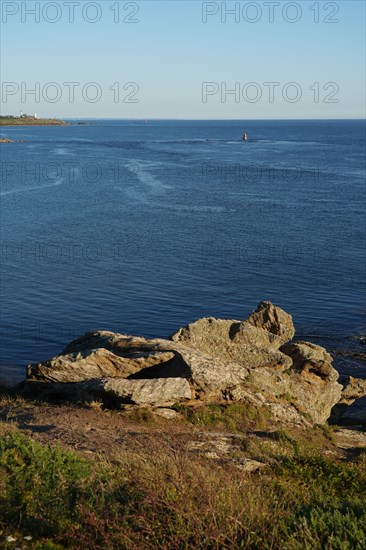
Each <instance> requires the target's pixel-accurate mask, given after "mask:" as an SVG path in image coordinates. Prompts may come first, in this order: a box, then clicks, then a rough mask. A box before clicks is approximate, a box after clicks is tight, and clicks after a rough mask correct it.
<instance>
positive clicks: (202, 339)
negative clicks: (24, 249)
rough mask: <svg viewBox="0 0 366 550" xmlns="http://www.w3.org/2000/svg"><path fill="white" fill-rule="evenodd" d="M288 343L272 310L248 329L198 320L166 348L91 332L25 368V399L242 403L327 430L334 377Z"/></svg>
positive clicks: (317, 358) (303, 347) (307, 347)
mask: <svg viewBox="0 0 366 550" xmlns="http://www.w3.org/2000/svg"><path fill="white" fill-rule="evenodd" d="M293 335H294V327H293V323H292V318H291V316H290V315H288V314H287V313H286V312H284V311H283V310H282V309H280V308H277V307H276V306H274V305H273V304H271V303H270V302H261V303H260V304H259V306H258V308H257V309H256V310H255V311H254V312H253V313H252V314H251V315H250V316H249V318H248V319H247V320H245V321H238V320H225V319H215V318H204V319H199V320H198V321H196V322H194V323H192V324H190V325H188V326H187V327H184V328H181V329H180V330H178V331H177V332H176V333H175V334H173V335H172V337H171V339H170V340H163V339H145V338H141V337H136V336H130V335H126V334H118V333H113V332H108V331H95V332H91V333H87V334H85V335H84V336H82V337H81V338H78V339H77V340H74V341H73V342H71V343H70V344H69V345H68V346H67V347H66V348H65V349H64V351H63V353H62V354H61V355H59V356H57V357H54V358H52V359H50V360H49V361H46V362H43V363H36V364H32V365H30V366H29V367H28V369H27V382H26V384H25V391H27V392H31V393H33V394H37V395H43V396H47V395H48V396H51V395H52V396H53V397H59V398H62V399H65V398H66V399H73V400H78V401H92V400H95V399H99V400H102V401H103V402H104V404H105V405H106V406H121V405H124V404H132V405H151V406H154V407H166V406H170V405H172V404H173V403H176V402H187V401H189V402H194V401H197V400H199V401H202V402H220V403H223V402H226V403H228V402H235V401H240V402H244V403H248V404H251V405H254V406H256V407H263V406H265V407H267V409H268V410H269V411H271V412H272V413H273V416H274V417H275V418H277V419H278V420H281V421H282V420H284V419H286V418H288V419H289V421H291V422H295V423H298V424H301V423H304V422H306V420H305V417H304V416H303V414H302V413H306V416H307V417H308V418H310V419H311V420H312V421H313V422H317V423H322V422H325V421H326V420H327V418H328V417H329V414H330V410H331V408H332V407H333V406H334V404H335V403H337V401H339V399H340V395H341V386H340V384H338V382H337V378H338V373H337V371H335V369H334V368H333V367H332V364H331V361H332V360H331V357H330V355H329V354H328V353H327V352H326V350H325V349H324V348H321V347H320V346H315V345H314V344H310V343H307V342H297V343H284V342H286V340H289V339H291V338H292V337H293Z"/></svg>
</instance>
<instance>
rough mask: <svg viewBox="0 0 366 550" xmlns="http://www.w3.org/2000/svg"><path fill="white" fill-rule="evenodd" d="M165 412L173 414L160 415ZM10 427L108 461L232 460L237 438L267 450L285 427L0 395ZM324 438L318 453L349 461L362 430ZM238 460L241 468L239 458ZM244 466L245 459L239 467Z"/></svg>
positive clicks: (1, 428) (361, 442)
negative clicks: (141, 456)
mask: <svg viewBox="0 0 366 550" xmlns="http://www.w3.org/2000/svg"><path fill="white" fill-rule="evenodd" d="M170 414H173V418H170V419H169V418H164V417H162V416H161V415H170ZM12 429H18V430H21V431H22V432H23V433H24V434H26V435H29V436H31V437H32V438H33V439H35V440H36V441H38V442H40V443H46V444H47V443H50V444H60V445H62V446H64V447H67V448H69V449H71V450H74V451H78V452H81V453H82V454H85V455H88V456H89V457H91V458H92V457H93V458H95V459H98V457H99V458H103V459H108V460H112V461H114V460H116V459H117V460H118V456H121V453H123V452H126V451H128V452H132V453H136V452H137V453H140V452H146V450H148V452H151V453H154V452H155V451H156V452H161V451H165V450H166V451H169V452H183V453H186V452H188V453H195V454H199V455H203V456H206V457H207V458H210V459H216V460H225V461H227V460H230V461H231V457H232V456H233V455H235V457H236V458H235V460H238V456H239V455H238V453H239V452H240V451H242V450H243V449H244V448H245V446H247V445H244V444H243V442H247V441H249V440H250V441H251V442H253V441H254V442H255V444H256V445H257V447H258V445H259V446H260V445H262V443H263V445H266V446H267V448H268V446H272V447H273V448H274V449H275V448H276V446H278V447H280V446H281V440H279V438H278V437H275V436H277V434H278V432H279V430H287V429H288V426H274V427H273V429H271V430H267V431H259V430H248V431H247V432H246V433H244V434H243V433H240V434H238V433H231V432H229V431H227V430H225V428H223V429H221V427H219V428H218V427H217V426H216V427H215V426H212V427H207V426H194V425H192V424H191V423H189V422H188V421H186V420H185V419H183V418H182V417H181V416H180V415H179V414H178V413H174V412H173V413H171V412H169V411H168V412H167V411H166V409H163V410H157V412H156V413H151V412H146V411H143V410H137V411H136V410H132V411H127V412H120V411H111V410H101V408H99V406H98V404H95V406H92V407H81V406H77V405H72V404H71V405H67V404H63V405H52V404H35V403H34V402H29V401H26V400H23V399H21V398H18V399H14V398H7V397H2V398H0V436H1V435H2V434H4V433H5V432H6V431H7V430H12ZM306 437H309V434H307V435H306ZM310 438H311V435H310ZM314 439H316V435H315V436H314ZM325 441H326V444H324V440H323V441H322V444H321V452H324V453H325V454H327V453H328V454H333V455H338V456H339V458H341V459H342V460H350V459H353V458H355V457H356V456H358V454H359V453H360V452H362V449H365V448H366V431H364V430H363V431H362V430H357V429H345V428H335V429H334V430H333V431H332V437H331V439H329V440H325ZM279 450H280V449H279ZM244 456H246V454H245V453H244V454H243V457H244ZM244 460H247V459H244ZM239 462H240V461H239ZM240 464H241V467H243V468H244V466H243V464H244V463H243V460H242V461H241V462H240ZM240 464H239V465H240ZM257 465H258V464H257ZM252 466H253V465H252ZM250 467H251V466H250V464H249V463H248V464H247V463H246V462H245V468H244V469H248V468H249V469H250Z"/></svg>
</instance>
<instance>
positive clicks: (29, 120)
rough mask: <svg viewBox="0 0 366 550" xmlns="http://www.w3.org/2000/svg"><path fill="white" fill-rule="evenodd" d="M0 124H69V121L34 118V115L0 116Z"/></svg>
mask: <svg viewBox="0 0 366 550" xmlns="http://www.w3.org/2000/svg"><path fill="white" fill-rule="evenodd" d="M0 126H70V123H69V122H65V121H64V120H59V119H57V118H36V117H34V116H24V115H23V116H22V117H13V116H2V117H0Z"/></svg>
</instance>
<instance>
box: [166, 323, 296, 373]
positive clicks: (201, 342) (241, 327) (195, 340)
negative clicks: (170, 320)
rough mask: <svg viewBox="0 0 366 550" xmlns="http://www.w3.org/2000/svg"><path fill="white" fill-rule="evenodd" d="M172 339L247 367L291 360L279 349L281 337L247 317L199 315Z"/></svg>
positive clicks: (288, 363)
mask: <svg viewBox="0 0 366 550" xmlns="http://www.w3.org/2000/svg"><path fill="white" fill-rule="evenodd" d="M171 339H172V340H173V342H181V343H183V344H185V345H186V346H189V347H191V348H194V349H196V350H200V351H202V352H203V353H207V354H210V355H213V356H215V357H219V358H220V359H223V360H225V361H235V362H236V363H238V364H239V365H242V366H243V367H245V368H248V369H252V368H257V367H270V368H271V367H283V368H284V369H286V368H289V367H290V366H291V364H292V362H291V360H290V359H289V358H288V357H287V356H286V355H284V354H283V353H281V352H280V351H278V348H279V347H280V346H281V345H282V343H283V341H282V339H280V338H279V337H278V336H277V335H275V334H273V333H271V332H269V331H267V330H265V329H263V328H260V327H255V326H253V325H252V324H250V323H249V322H248V321H234V320H226V319H215V318H213V317H208V318H203V319H198V321H195V322H194V323H191V324H189V325H187V326H186V327H183V328H181V329H179V330H178V331H177V332H176V333H174V334H173V335H172V336H171Z"/></svg>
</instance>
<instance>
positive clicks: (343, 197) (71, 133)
mask: <svg viewBox="0 0 366 550" xmlns="http://www.w3.org/2000/svg"><path fill="white" fill-rule="evenodd" d="M244 131H246V132H247V134H248V141H247V142H243V141H242V139H241V138H242V135H243V132H244ZM1 134H2V136H6V137H9V138H11V139H14V140H22V141H21V142H16V143H10V144H4V145H2V146H1V171H2V184H1V260H2V261H1V363H0V378H3V379H6V380H10V379H11V380H15V379H19V378H22V377H23V376H24V367H25V366H26V365H27V364H28V363H30V362H35V361H41V360H44V359H46V358H49V357H50V356H52V355H55V354H57V353H59V352H60V351H61V350H62V348H63V346H64V345H65V344H66V343H67V342H68V341H70V340H71V339H73V338H76V337H78V336H79V335H81V334H82V333H84V332H85V331H87V330H92V329H109V330H113V331H118V332H124V333H130V334H139V335H143V336H147V337H152V336H160V337H166V336H168V335H169V334H171V333H172V332H174V331H175V330H176V329H177V328H178V327H180V326H182V325H185V324H186V323H188V322H192V321H193V320H195V319H197V318H199V317H202V316H215V317H226V318H232V319H244V318H246V317H247V315H248V314H249V313H250V312H251V311H252V310H253V309H254V308H255V307H256V305H257V303H258V302H259V301H261V300H264V299H265V300H271V301H273V302H274V303H275V304H277V305H280V306H281V307H283V308H284V309H285V310H286V311H288V312H290V313H291V314H292V315H293V317H294V322H295V325H296V327H297V337H298V338H301V339H309V340H311V341H313V342H315V343H321V344H324V345H326V347H327V348H328V349H329V350H331V351H333V350H337V349H353V350H354V349H356V348H357V346H358V345H360V344H358V343H357V341H355V340H351V339H350V338H349V337H351V336H354V335H358V334H361V333H365V325H366V322H365V316H366V300H365V294H366V293H365V273H366V254H365V243H366V231H365V229H366V228H365V213H366V212H365V209H366V207H365V166H364V152H365V125H364V122H363V121H247V122H243V121H219V122H218V121H111V120H105V121H89V122H88V123H87V124H78V123H75V124H72V125H70V126H66V127H11V128H10V127H7V128H2V129H1ZM360 347H361V345H360ZM357 349H358V348H357ZM363 350H365V348H364V346H363ZM336 365H337V368H339V370H340V371H341V372H344V373H350V374H354V375H357V376H364V377H366V365H365V363H364V362H362V361H353V360H349V359H347V360H346V359H344V358H340V357H337V358H336Z"/></svg>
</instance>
